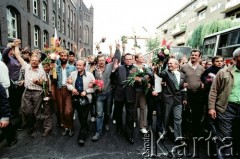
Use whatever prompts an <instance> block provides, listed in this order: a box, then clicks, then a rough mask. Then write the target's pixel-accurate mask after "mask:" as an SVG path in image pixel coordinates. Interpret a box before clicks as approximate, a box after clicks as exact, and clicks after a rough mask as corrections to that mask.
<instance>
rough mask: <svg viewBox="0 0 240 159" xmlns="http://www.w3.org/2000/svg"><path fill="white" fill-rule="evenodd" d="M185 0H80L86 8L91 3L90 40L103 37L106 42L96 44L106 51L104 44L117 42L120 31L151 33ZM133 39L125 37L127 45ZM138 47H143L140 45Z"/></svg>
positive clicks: (144, 34) (142, 42)
mask: <svg viewBox="0 0 240 159" xmlns="http://www.w3.org/2000/svg"><path fill="white" fill-rule="evenodd" d="M189 1H190V0H83V2H84V3H85V4H86V6H87V7H88V8H89V7H90V6H91V4H92V6H93V8H94V30H93V32H94V34H93V36H94V40H93V42H94V44H95V43H96V42H99V41H100V40H101V38H102V37H106V42H105V43H102V44H101V45H100V47H101V50H102V51H108V46H109V45H113V46H114V45H115V41H119V42H121V37H122V36H123V35H126V36H129V37H131V36H134V35H136V36H137V37H144V38H149V37H154V35H155V33H156V32H157V30H156V28H157V27H158V26H159V25H160V24H161V23H162V22H164V21H165V20H167V18H169V17H170V16H172V15H173V14H174V13H175V12H176V11H178V10H180V9H181V8H182V7H183V6H184V5H185V4H187V3H188V2H189ZM144 28H145V29H144ZM133 42H134V41H133V40H131V39H129V40H128V46H127V49H129V50H130V49H131V47H132V45H133ZM138 44H139V45H141V46H142V45H144V44H145V40H138ZM94 48H95V46H94ZM141 48H144V49H145V47H144V46H142V47H141ZM142 51H144V50H142Z"/></svg>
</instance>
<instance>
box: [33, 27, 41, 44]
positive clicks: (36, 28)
mask: <svg viewBox="0 0 240 159" xmlns="http://www.w3.org/2000/svg"><path fill="white" fill-rule="evenodd" d="M39 33H40V29H39V27H38V26H35V27H34V47H39V39H40V36H39Z"/></svg>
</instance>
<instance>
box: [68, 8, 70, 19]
mask: <svg viewBox="0 0 240 159" xmlns="http://www.w3.org/2000/svg"><path fill="white" fill-rule="evenodd" d="M70 13H71V10H70V6H68V19H69V20H70Z"/></svg>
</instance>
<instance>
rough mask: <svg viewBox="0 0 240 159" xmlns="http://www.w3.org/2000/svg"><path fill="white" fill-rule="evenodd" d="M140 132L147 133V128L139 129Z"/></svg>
mask: <svg viewBox="0 0 240 159" xmlns="http://www.w3.org/2000/svg"><path fill="white" fill-rule="evenodd" d="M140 132H141V133H142V134H146V133H148V131H147V129H145V128H142V129H140Z"/></svg>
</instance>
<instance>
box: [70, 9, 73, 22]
mask: <svg viewBox="0 0 240 159" xmlns="http://www.w3.org/2000/svg"><path fill="white" fill-rule="evenodd" d="M70 20H71V22H72V21H73V10H71V19H70Z"/></svg>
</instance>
